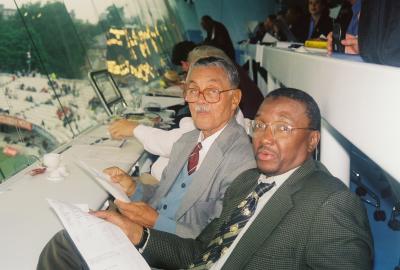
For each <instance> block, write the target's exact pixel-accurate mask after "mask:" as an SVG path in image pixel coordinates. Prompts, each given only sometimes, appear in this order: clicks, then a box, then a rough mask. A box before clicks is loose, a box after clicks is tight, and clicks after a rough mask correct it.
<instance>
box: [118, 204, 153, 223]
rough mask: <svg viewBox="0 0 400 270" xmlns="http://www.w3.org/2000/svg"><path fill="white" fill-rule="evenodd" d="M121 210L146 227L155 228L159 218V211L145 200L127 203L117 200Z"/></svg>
mask: <svg viewBox="0 0 400 270" xmlns="http://www.w3.org/2000/svg"><path fill="white" fill-rule="evenodd" d="M115 204H116V205H117V207H118V210H119V212H120V213H121V214H122V215H124V216H126V217H127V218H129V219H130V220H131V221H133V222H135V223H136V224H139V225H142V226H143V227H146V228H153V227H154V225H155V224H156V221H157V218H158V212H157V211H156V210H155V209H154V208H152V207H151V206H150V205H148V204H147V203H144V202H130V203H125V202H122V201H120V200H115Z"/></svg>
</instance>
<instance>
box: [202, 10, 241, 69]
mask: <svg viewBox="0 0 400 270" xmlns="http://www.w3.org/2000/svg"><path fill="white" fill-rule="evenodd" d="M201 26H202V27H203V29H204V30H205V31H206V32H207V36H206V38H205V39H204V41H203V45H211V46H214V47H217V48H220V49H221V50H223V51H224V52H225V53H226V55H228V56H229V57H230V58H231V60H232V61H234V62H236V57H235V49H234V47H233V43H232V39H231V37H230V35H229V32H228V30H227V29H226V27H225V26H224V25H223V24H222V23H220V22H217V21H214V20H213V19H212V18H211V17H210V16H208V15H204V16H203V17H201Z"/></svg>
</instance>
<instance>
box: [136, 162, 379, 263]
mask: <svg viewBox="0 0 400 270" xmlns="http://www.w3.org/2000/svg"><path fill="white" fill-rule="evenodd" d="M258 177H259V172H258V171H257V170H256V169H253V170H248V171H246V172H244V173H243V174H241V175H240V176H239V177H238V178H237V179H236V180H235V181H234V182H233V183H232V185H231V186H230V188H229V189H228V190H227V192H226V194H225V198H224V203H223V210H222V213H221V216H220V218H217V219H215V220H213V221H212V222H211V223H210V224H209V225H208V226H207V227H206V228H205V229H204V230H203V231H202V232H201V234H200V235H199V237H198V238H197V239H196V240H193V239H182V238H179V237H177V236H175V235H171V234H168V233H165V232H159V231H156V230H151V232H150V235H151V236H150V238H149V241H148V243H147V247H146V249H145V251H144V253H143V255H144V257H145V258H146V260H147V261H148V262H149V264H150V265H152V266H155V267H159V268H165V269H181V268H187V266H188V265H189V264H190V263H191V262H192V261H193V259H194V258H195V257H196V256H199V255H201V254H202V252H204V250H205V249H206V247H207V245H208V243H209V242H210V240H212V239H213V238H214V237H215V235H216V233H217V231H218V228H219V227H220V226H221V225H222V224H223V223H225V222H226V221H227V220H229V218H230V216H231V214H232V212H233V210H234V208H236V207H237V205H238V204H239V202H240V201H242V200H243V199H244V198H245V197H246V196H247V195H248V194H249V193H250V191H251V190H252V189H254V187H255V185H256V184H257V180H258ZM372 250H373V247H372V238H371V233H370V229H369V223H368V218H367V215H366V211H365V208H364V206H363V204H362V202H361V201H360V199H359V198H357V197H356V196H355V195H354V194H352V193H351V192H350V191H349V190H348V189H347V187H346V186H345V185H344V184H343V183H342V182H341V181H340V180H338V179H337V178H334V177H333V176H332V175H330V174H329V172H328V171H327V170H326V169H325V167H324V166H323V165H322V164H321V163H319V162H316V161H312V160H309V161H307V162H306V163H305V164H303V166H301V167H300V168H299V169H298V170H296V171H295V172H294V173H293V174H292V175H291V176H290V177H289V178H288V179H287V180H286V181H285V183H284V184H283V185H282V186H281V187H280V188H279V189H278V190H277V191H276V192H275V194H274V195H273V196H272V197H271V199H270V200H269V201H268V203H267V204H266V205H265V206H264V208H263V209H262V211H261V212H260V214H259V215H258V216H257V218H256V219H255V220H254V222H253V223H252V224H251V226H250V227H249V229H248V230H247V232H246V233H245V234H244V236H243V237H242V238H241V240H240V241H239V243H238V245H237V246H236V248H235V249H234V250H233V252H232V253H231V255H230V257H229V258H228V260H227V261H226V263H225V265H224V266H223V269H229V270H232V269H274V270H276V269H279V270H285V269H287V270H292V269H354V270H356V269H357V270H360V269H371V267H372V257H373V255H372Z"/></svg>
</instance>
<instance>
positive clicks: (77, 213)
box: [47, 199, 150, 270]
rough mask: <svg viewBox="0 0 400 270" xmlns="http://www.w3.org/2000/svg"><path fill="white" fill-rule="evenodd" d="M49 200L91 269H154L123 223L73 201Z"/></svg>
mask: <svg viewBox="0 0 400 270" xmlns="http://www.w3.org/2000/svg"><path fill="white" fill-rule="evenodd" d="M47 200H48V202H49V204H50V206H51V207H52V208H53V209H54V211H55V212H56V214H57V215H58V217H59V218H60V220H61V222H62V224H63V225H64V227H65V229H66V230H67V231H68V234H69V235H70V236H71V239H72V240H73V241H74V243H75V245H76V247H77V248H78V250H79V252H80V253H81V255H82V257H83V258H84V259H85V261H86V263H87V264H88V266H89V268H90V269H92V270H106V269H115V270H125V269H141V270H142V269H143V270H150V267H149V265H148V264H147V263H146V261H145V260H144V259H143V257H142V256H141V255H140V253H139V252H138V251H137V250H136V248H135V247H134V246H133V244H132V243H131V242H130V241H129V239H128V237H127V236H126V235H125V234H124V233H123V232H122V230H121V229H120V228H119V227H117V226H116V225H114V224H112V223H109V222H107V221H105V220H102V219H100V218H97V217H95V216H93V215H90V214H88V213H85V212H84V211H82V210H81V209H79V208H78V207H76V206H73V205H71V204H68V203H63V202H60V201H56V200H50V199H47Z"/></svg>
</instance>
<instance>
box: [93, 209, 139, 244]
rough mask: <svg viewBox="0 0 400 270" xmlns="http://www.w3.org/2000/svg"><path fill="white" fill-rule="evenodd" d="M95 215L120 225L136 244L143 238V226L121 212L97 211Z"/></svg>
mask: <svg viewBox="0 0 400 270" xmlns="http://www.w3.org/2000/svg"><path fill="white" fill-rule="evenodd" d="M93 215H95V216H96V217H98V218H102V219H104V220H107V221H108V222H111V223H113V224H115V225H117V226H118V227H120V228H121V229H122V231H123V232H124V233H125V234H126V236H128V238H129V240H130V241H131V242H132V244H134V245H137V244H138V243H139V242H140V240H141V239H142V235H143V227H142V226H140V225H137V224H135V223H133V222H132V221H130V220H129V219H128V218H127V217H124V216H123V215H121V214H118V213H116V212H114V211H96V212H93Z"/></svg>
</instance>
